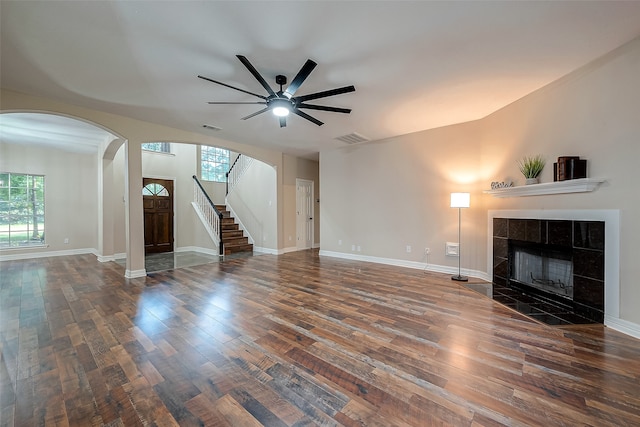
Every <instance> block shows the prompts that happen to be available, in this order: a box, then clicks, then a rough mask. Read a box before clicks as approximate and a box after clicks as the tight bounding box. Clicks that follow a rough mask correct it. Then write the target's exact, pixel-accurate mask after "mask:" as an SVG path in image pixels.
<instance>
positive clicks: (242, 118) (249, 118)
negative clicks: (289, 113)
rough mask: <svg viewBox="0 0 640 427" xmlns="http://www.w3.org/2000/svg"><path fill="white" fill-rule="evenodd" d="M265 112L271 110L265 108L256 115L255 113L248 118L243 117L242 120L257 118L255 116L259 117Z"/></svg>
mask: <svg viewBox="0 0 640 427" xmlns="http://www.w3.org/2000/svg"><path fill="white" fill-rule="evenodd" d="M265 111H269V109H268V108H263V109H262V110H260V111H257V112H255V113H253V114H249V115H248V116H245V117H243V118H242V120H247V119H250V118H251V117H255V116H257V115H258V114H262V113H264V112H265Z"/></svg>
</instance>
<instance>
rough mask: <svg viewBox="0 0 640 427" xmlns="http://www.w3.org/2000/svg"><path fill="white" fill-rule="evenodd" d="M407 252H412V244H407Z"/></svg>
mask: <svg viewBox="0 0 640 427" xmlns="http://www.w3.org/2000/svg"><path fill="white" fill-rule="evenodd" d="M407 253H408V254H410V253H411V246H409V245H407Z"/></svg>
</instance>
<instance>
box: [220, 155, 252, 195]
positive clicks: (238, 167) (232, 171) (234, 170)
mask: <svg viewBox="0 0 640 427" xmlns="http://www.w3.org/2000/svg"><path fill="white" fill-rule="evenodd" d="M252 162H253V158H252V157H249V156H243V155H242V154H238V157H236V159H235V161H234V162H233V164H232V165H231V167H230V168H229V172H227V174H226V175H227V195H229V193H231V192H232V191H233V189H234V187H235V186H236V184H237V183H238V182H239V181H240V178H241V177H242V175H243V174H244V172H245V171H246V170H247V168H248V167H249V165H250V164H251V163H252Z"/></svg>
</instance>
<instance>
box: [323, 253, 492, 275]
mask: <svg viewBox="0 0 640 427" xmlns="http://www.w3.org/2000/svg"><path fill="white" fill-rule="evenodd" d="M319 254H320V256H328V257H333V258H342V259H350V260H354V261H365V262H373V263H377V264H386V265H393V266H396V267H406V268H413V269H417V270H425V271H430V272H433V273H445V274H457V273H458V268H457V267H449V266H445V265H436V264H426V263H424V262H417V261H407V260H402V259H395V258H382V257H373V256H368V255H356V254H348V253H343V252H333V251H323V250H320V252H319ZM461 274H463V275H465V276H469V277H474V278H476V279H481V280H485V281H487V282H490V281H491V278H490V277H489V275H488V274H487V273H485V272H484V271H477V270H468V269H464V268H463V269H462V270H461Z"/></svg>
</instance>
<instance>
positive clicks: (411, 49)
mask: <svg viewBox="0 0 640 427" xmlns="http://www.w3.org/2000/svg"><path fill="white" fill-rule="evenodd" d="M0 14H1V22H0V36H1V45H0V53H1V69H0V72H1V74H0V77H1V79H0V82H1V84H2V87H4V88H8V89H12V90H16V91H21V92H25V93H29V94H34V95H40V96H45V97H48V98H53V99H57V100H60V101H64V102H67V103H71V104H75V105H79V106H84V107H88V108H93V109H98V110H103V111H107V112H111V113H115V114H120V115H124V116H130V117H133V118H137V119H140V120H145V121H149V122H155V123H161V124H164V125H168V126H172V127H175V128H179V129H186V130H191V131H196V132H203V133H210V134H212V135H215V136H216V137H218V138H223V139H227V140H232V141H236V142H241V143H246V144H252V145H258V146H263V147H268V148H273V149H276V150H280V151H284V152H286V153H290V154H293V155H299V156H307V157H310V158H314V157H315V158H317V152H318V151H320V150H323V149H328V148H334V147H339V146H343V145H344V143H343V142H340V141H338V140H336V139H335V138H336V137H340V136H343V135H346V134H350V133H353V132H357V133H359V134H361V135H363V136H366V137H368V138H370V139H372V140H378V139H384V138H389V137H392V136H396V135H401V134H406V133H411V132H416V131H420V130H424V129H429V128H434V127H439V126H445V125H450V124H454V123H460V122H465V121H470V120H476V119H479V118H482V117H484V116H486V115H487V114H490V113H492V112H493V111H496V110H497V109H500V108H501V107H503V106H505V105H507V104H509V103H511V102H513V101H515V100H517V99H519V98H521V97H523V96H524V95H526V94H528V93H530V92H532V91H534V90H536V89H538V88H540V87H542V86H544V85H546V84H548V83H550V82H552V81H554V80H556V79H558V78H559V77H561V76H563V75H565V74H567V73H569V72H571V71H572V70H575V69H576V68H578V67H580V66H582V65H584V64H586V63H588V62H590V61H592V60H593V59H595V58H598V57H599V56H602V55H603V54H605V53H607V52H609V51H611V50H613V49H615V48H616V47H618V46H620V45H622V44H624V43H626V42H628V41H630V40H632V39H634V38H636V37H638V36H640V1H626V2H616V1H589V2H587V1H508V2H490V1H469V2H465V1H439V2H435V1H386V2H385V1H293V2H286V1H253V2H252V1H162V2H152V1H147V2H143V1H80V2H79V1H68V2H58V1H7V0H2V2H1V4H0ZM237 54H242V55H245V56H246V57H247V58H248V59H249V60H250V61H251V63H252V64H253V65H254V66H255V67H256V68H257V69H258V70H259V72H260V73H261V74H262V75H263V76H264V77H265V79H266V80H267V81H268V82H269V83H270V84H271V85H272V87H273V88H274V89H276V90H277V86H276V84H275V81H274V77H275V75H277V74H284V75H286V76H287V77H288V78H289V80H291V79H292V78H293V76H294V75H295V74H296V73H297V72H298V70H299V69H300V67H301V66H302V65H303V64H304V62H305V61H306V60H307V59H308V58H310V59H313V60H314V61H316V62H317V63H318V66H317V67H316V69H315V70H314V71H313V72H312V73H311V75H310V76H309V78H308V79H307V80H306V81H305V82H304V84H303V85H302V87H301V88H300V89H299V90H298V92H297V93H296V95H303V94H306V93H312V92H317V91H322V90H327V89H333V88H337V87H341V86H346V85H351V84H353V85H355V87H356V92H353V93H349V94H343V95H339V96H335V97H330V98H323V99H320V100H317V101H314V103H317V104H323V105H330V106H337V107H345V108H352V109H353V112H352V113H351V114H349V115H347V114H339V113H330V112H323V111H309V110H306V111H307V112H308V113H309V114H311V115H313V116H314V117H317V118H318V119H320V120H321V121H323V122H325V124H324V125H323V126H321V127H318V126H316V125H314V124H313V123H311V122H308V121H306V120H304V119H302V118H300V117H297V116H293V117H291V118H289V120H288V126H287V127H286V128H280V127H279V126H278V121H277V119H276V118H275V117H274V116H272V115H271V114H270V113H265V114H261V115H259V116H256V117H254V118H251V119H249V120H246V121H243V120H240V118H241V117H243V116H246V115H248V114H251V113H253V112H255V111H258V110H259V109H260V108H261V106H252V105H224V106H220V105H209V104H207V101H256V100H257V98H255V97H252V96H250V95H246V94H243V93H241V92H238V91H235V90H232V89H228V88H225V87H223V86H219V85H216V84H213V83H210V82H207V81H204V80H201V79H198V78H197V75H199V74H201V75H204V76H207V77H209V78H212V79H215V80H220V81H223V82H226V83H228V84H231V85H233V86H237V87H240V88H243V89H246V90H248V91H251V92H256V93H265V92H264V89H263V88H262V87H261V86H260V85H259V83H258V82H257V81H256V80H255V79H254V78H253V76H251V74H250V73H249V72H248V71H247V69H246V68H245V67H244V66H243V65H242V64H241V63H240V62H239V61H238V59H237V58H236V55H237ZM203 124H209V125H212V126H216V127H219V128H221V129H222V130H220V131H209V130H206V129H204V128H203V127H202V125H203ZM3 126H4V125H3Z"/></svg>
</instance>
